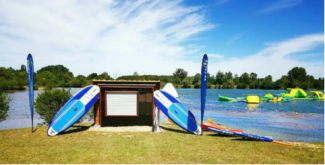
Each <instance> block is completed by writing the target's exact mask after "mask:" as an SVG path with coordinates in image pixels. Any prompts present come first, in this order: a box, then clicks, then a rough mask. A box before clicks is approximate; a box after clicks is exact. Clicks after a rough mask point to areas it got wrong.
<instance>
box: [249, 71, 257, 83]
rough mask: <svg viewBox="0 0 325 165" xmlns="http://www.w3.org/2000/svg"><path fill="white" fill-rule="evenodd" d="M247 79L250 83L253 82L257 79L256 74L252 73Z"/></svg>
mask: <svg viewBox="0 0 325 165" xmlns="http://www.w3.org/2000/svg"><path fill="white" fill-rule="evenodd" d="M249 78H250V79H251V81H255V80H256V79H257V74H256V73H254V72H252V73H251V74H250V75H249Z"/></svg>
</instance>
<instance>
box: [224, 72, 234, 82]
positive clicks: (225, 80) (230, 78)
mask: <svg viewBox="0 0 325 165" xmlns="http://www.w3.org/2000/svg"><path fill="white" fill-rule="evenodd" d="M232 79H233V77H232V73H231V72H230V71H229V72H226V73H225V75H224V82H227V81H228V80H232Z"/></svg>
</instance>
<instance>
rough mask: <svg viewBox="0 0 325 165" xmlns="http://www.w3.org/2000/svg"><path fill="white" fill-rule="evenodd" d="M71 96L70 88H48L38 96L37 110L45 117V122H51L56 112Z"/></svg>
mask: <svg viewBox="0 0 325 165" xmlns="http://www.w3.org/2000/svg"><path fill="white" fill-rule="evenodd" d="M70 97H71V94H70V89H68V90H65V89H61V90H60V89H53V90H52V89H46V90H45V91H44V92H43V93H42V94H40V95H38V97H37V98H36V102H35V110H36V112H37V113H38V114H39V115H40V116H41V118H42V119H44V121H45V124H50V122H51V120H52V119H53V118H54V116H55V114H56V113H57V112H58V111H59V110H60V108H61V107H62V106H63V105H64V103H65V102H66V101H68V99H69V98H70Z"/></svg>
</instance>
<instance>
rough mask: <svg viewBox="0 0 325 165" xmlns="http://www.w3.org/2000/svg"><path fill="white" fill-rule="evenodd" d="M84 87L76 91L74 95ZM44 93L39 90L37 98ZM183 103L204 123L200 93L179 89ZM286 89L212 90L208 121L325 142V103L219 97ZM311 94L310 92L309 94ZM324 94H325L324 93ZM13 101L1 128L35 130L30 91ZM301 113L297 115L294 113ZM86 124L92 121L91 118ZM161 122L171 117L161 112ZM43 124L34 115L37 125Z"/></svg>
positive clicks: (283, 137) (18, 94)
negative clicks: (235, 100)
mask: <svg viewBox="0 0 325 165" xmlns="http://www.w3.org/2000/svg"><path fill="white" fill-rule="evenodd" d="M79 89H80V88H72V89H71V91H70V92H71V94H73V93H75V92H77V91H78V90H79ZM42 92H43V91H35V98H34V99H36V97H37V95H38V94H40V93H42ZM177 92H178V94H179V96H180V98H179V100H180V101H181V102H182V103H183V104H184V105H185V107H187V108H188V109H190V110H191V111H192V112H193V114H194V116H195V117H196V119H197V120H198V121H199V120H200V115H201V113H200V90H199V89H177ZM282 92H286V91H285V90H241V89H228V90H222V89H220V90H219V89H208V90H207V101H206V111H205V116H204V120H207V119H209V118H210V119H212V120H214V121H215V122H217V123H220V124H222V125H225V126H228V127H232V128H239V129H243V130H244V132H246V133H251V134H257V135H264V136H272V137H273V138H275V139H279V140H290V141H306V142H315V141H322V142H324V101H290V102H284V103H270V102H262V103H260V104H259V105H258V106H248V105H247V104H246V103H242V102H238V103H229V102H219V100H218V95H223V96H229V97H246V96H247V95H249V94H252V95H258V96H260V97H262V96H264V94H265V93H272V94H279V93H282ZM306 92H308V91H306ZM322 92H323V93H324V91H322ZM9 97H11V98H12V101H11V102H10V109H9V111H8V114H9V117H8V118H7V120H5V121H3V122H0V129H10V128H25V127H31V119H30V111H29V103H28V92H27V91H22V92H15V93H10V94H9ZM293 111H294V112H298V115H295V113H294V112H293ZM86 121H89V119H87V120H86ZM161 122H167V118H166V116H165V115H163V113H161ZM41 123H43V120H42V119H40V118H39V115H38V114H37V113H36V112H35V114H34V126H35V125H37V124H41Z"/></svg>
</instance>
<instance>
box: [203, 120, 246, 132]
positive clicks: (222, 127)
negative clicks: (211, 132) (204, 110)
mask: <svg viewBox="0 0 325 165" xmlns="http://www.w3.org/2000/svg"><path fill="white" fill-rule="evenodd" d="M209 127H210V128H215V129H219V130H228V131H231V132H243V130H242V129H236V128H229V127H226V126H223V125H220V124H217V123H212V122H209V121H205V122H203V123H202V129H203V130H207V129H208V128H209Z"/></svg>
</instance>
